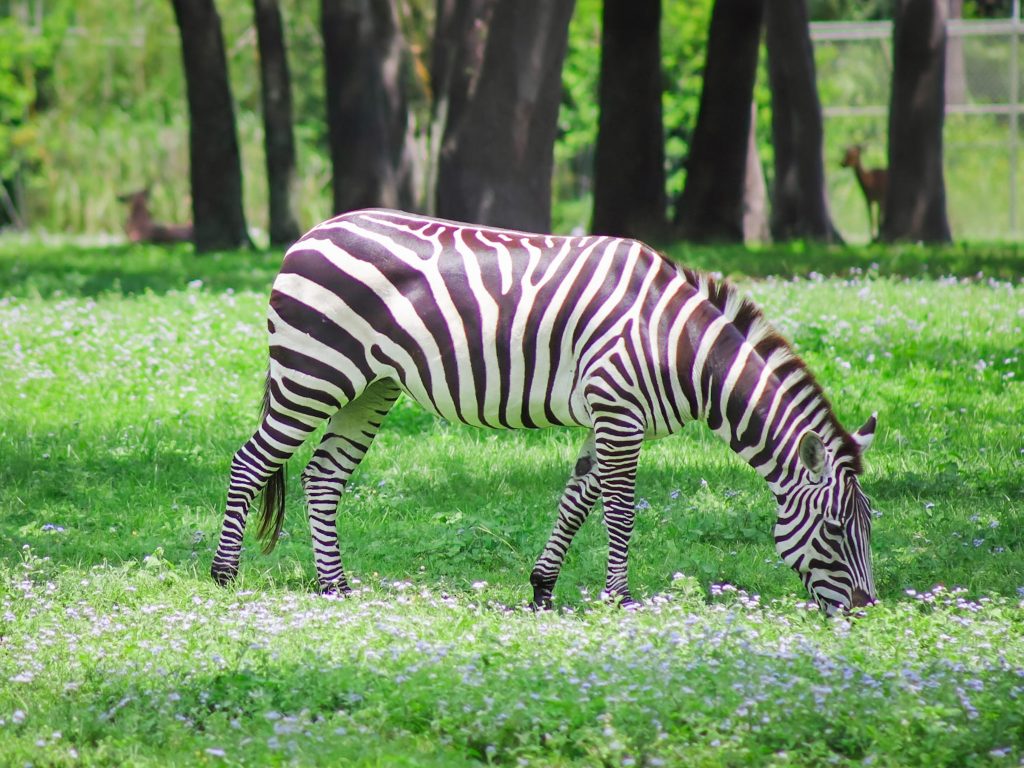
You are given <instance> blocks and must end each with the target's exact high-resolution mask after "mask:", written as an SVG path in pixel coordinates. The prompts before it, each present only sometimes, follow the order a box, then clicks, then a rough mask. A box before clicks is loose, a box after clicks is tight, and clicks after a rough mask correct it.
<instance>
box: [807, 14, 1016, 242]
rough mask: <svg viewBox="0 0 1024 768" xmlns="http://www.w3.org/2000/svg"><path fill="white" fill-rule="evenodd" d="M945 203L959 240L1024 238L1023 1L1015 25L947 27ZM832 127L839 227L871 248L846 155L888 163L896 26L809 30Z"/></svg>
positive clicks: (831, 170) (828, 131)
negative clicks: (1023, 186) (857, 149)
mask: <svg viewBox="0 0 1024 768" xmlns="http://www.w3.org/2000/svg"><path fill="white" fill-rule="evenodd" d="M947 30H948V41H947V49H946V122H945V132H944V148H945V178H946V198H947V206H948V211H949V220H950V226H951V228H952V230H953V236H954V237H955V238H956V239H958V240H1008V239H1015V238H1018V237H1019V236H1020V235H1021V233H1022V229H1024V218H1022V216H1021V213H1022V211H1021V207H1020V205H1021V200H1020V198H1021V191H1020V189H1019V185H1020V183H1021V180H1022V179H1024V167H1022V165H1021V163H1022V161H1024V146H1021V138H1020V129H1021V127H1022V126H1021V113H1022V104H1021V96H1022V91H1024V77H1022V75H1024V70H1022V66H1024V50H1021V35H1022V34H1024V23H1022V20H1021V12H1020V0H1014V3H1013V10H1012V14H1011V16H1010V18H1006V19H986V20H964V19H950V20H949V21H948V23H947ZM811 37H812V39H813V40H814V44H815V59H816V64H817V75H818V90H819V93H820V95H821V103H822V109H823V112H824V117H825V152H826V176H827V180H828V187H829V198H830V201H831V205H832V215H833V218H834V219H835V222H836V226H837V227H839V229H840V231H841V232H842V233H843V235H844V236H845V237H846V238H847V239H848V240H850V241H864V240H866V239H867V238H868V218H867V208H866V205H865V202H864V199H863V196H862V194H861V190H860V188H859V187H858V185H857V181H856V178H855V176H854V173H853V171H852V170H851V169H847V168H841V167H840V166H839V161H840V159H841V158H842V156H843V151H844V149H845V148H846V147H847V146H849V145H851V144H860V145H862V146H863V147H864V165H865V167H869V168H870V167H884V166H885V163H886V151H887V135H888V112H889V94H890V88H891V82H892V24H891V22H887V21H880V22H863V23H861V22H858V23H853V22H821V23H815V24H812V25H811Z"/></svg>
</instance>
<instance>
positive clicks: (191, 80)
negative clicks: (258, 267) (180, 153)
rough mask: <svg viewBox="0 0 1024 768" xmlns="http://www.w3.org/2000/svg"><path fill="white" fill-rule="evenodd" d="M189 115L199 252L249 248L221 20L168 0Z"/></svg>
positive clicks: (184, 1) (208, 7)
mask: <svg viewBox="0 0 1024 768" xmlns="http://www.w3.org/2000/svg"><path fill="white" fill-rule="evenodd" d="M172 1H173V5H174V15H175V18H176V19H177V22H178V29H179V31H180V33H181V56H182V60H183V62H184V67H185V86H186V92H187V93H188V110H189V166H190V176H191V182H192V216H193V223H194V225H195V246H196V250H197V251H212V250H220V249H227V248H237V247H239V246H247V245H250V241H249V234H248V231H247V230H246V226H245V213H244V212H243V210H242V166H241V162H240V160H239V153H238V139H237V136H236V133H235V112H234V106H233V104H232V101H231V87H230V85H229V84H228V71H227V64H226V62H225V58H224V41H223V38H222V36H221V29H220V16H219V15H218V14H217V9H216V8H215V7H214V5H213V0H172Z"/></svg>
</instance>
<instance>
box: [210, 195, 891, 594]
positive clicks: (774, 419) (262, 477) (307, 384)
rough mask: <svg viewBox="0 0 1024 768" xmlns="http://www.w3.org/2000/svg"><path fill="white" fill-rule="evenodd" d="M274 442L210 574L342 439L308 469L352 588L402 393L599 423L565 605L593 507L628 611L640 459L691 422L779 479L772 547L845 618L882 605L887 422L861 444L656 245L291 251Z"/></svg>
mask: <svg viewBox="0 0 1024 768" xmlns="http://www.w3.org/2000/svg"><path fill="white" fill-rule="evenodd" d="M269 304H270V306H269V310H268V319H267V327H268V332H269V356H270V361H269V366H268V371H267V376H266V385H265V391H264V398H263V411H262V419H261V422H260V424H259V427H258V428H257V429H256V431H255V432H254V433H253V435H252V436H251V437H250V438H249V439H248V440H247V441H246V442H245V444H244V445H243V446H242V447H241V448H240V449H239V450H238V451H237V453H236V454H235V455H234V457H233V459H232V462H231V474H230V482H229V487H228V492H227V503H226V508H225V514H224V521H223V526H222V530H221V534H220V539H219V542H218V547H217V551H216V553H215V555H214V558H213V562H212V566H211V575H212V576H213V578H214V579H215V580H216V581H217V582H218V583H220V584H227V583H228V582H230V581H231V580H232V579H233V578H234V577H235V576H236V574H237V572H238V565H239V556H240V552H241V548H242V535H243V531H244V528H245V523H246V517H247V514H248V511H249V507H250V504H251V503H252V501H253V500H254V498H255V497H256V495H257V494H258V493H259V492H260V491H261V490H263V497H262V511H261V515H260V522H259V530H258V536H259V538H260V539H261V540H262V541H263V542H264V546H263V549H264V552H269V551H270V550H272V549H273V547H274V544H275V542H276V540H277V538H278V536H279V535H280V532H281V528H282V525H283V519H284V487H285V486H284V483H285V463H286V462H287V460H288V458H289V457H290V456H291V455H292V454H293V453H294V452H295V451H296V450H297V449H298V448H299V446H300V445H301V444H303V443H304V442H305V441H306V439H307V438H308V437H309V436H310V434H311V433H312V432H313V431H314V430H315V429H316V428H317V427H318V426H320V425H321V424H323V423H324V422H327V427H326V431H325V433H324V435H323V438H322V440H321V441H320V443H319V446H318V447H317V448H316V449H315V451H314V452H313V455H312V458H311V459H310V461H309V463H308V465H307V466H306V467H305V469H304V471H303V472H302V485H303V487H304V490H305V494H306V505H307V514H308V518H309V524H310V530H311V534H312V542H313V556H314V563H315V566H316V572H317V578H318V581H319V588H320V590H321V591H322V592H323V593H325V594H346V593H348V592H350V591H351V588H350V586H349V583H348V580H347V577H346V575H345V571H344V569H343V567H342V560H341V554H340V550H339V545H338V531H337V525H336V521H337V520H336V519H337V509H338V503H339V499H340V496H341V494H342V492H343V490H344V488H345V485H346V483H347V482H348V480H349V477H350V476H351V474H352V472H353V470H355V468H356V467H357V466H358V465H359V463H360V461H361V460H362V458H363V456H364V455H365V454H366V452H367V450H368V449H369V447H370V445H371V443H372V442H373V439H374V436H375V435H376V434H377V431H378V430H379V428H380V426H381V424H382V422H383V421H384V418H385V416H386V415H387V413H388V411H389V410H390V408H391V407H392V406H393V405H394V403H395V401H396V400H397V398H398V397H399V396H400V395H401V394H405V395H406V396H407V397H409V398H411V399H412V400H414V401H416V402H417V403H419V404H420V405H421V406H423V407H424V408H426V409H427V410H428V411H430V412H431V413H433V414H436V415H437V416H440V417H442V418H444V419H447V420H449V421H451V422H461V423H464V424H469V425H474V426H478V427H488V428H494V429H520V428H527V429H531V428H541V427H548V426H556V425H565V426H574V427H582V428H584V429H586V430H587V434H586V437H585V439H584V440H583V444H582V447H581V448H580V451H579V455H578V457H577V459H576V463H575V465H574V467H573V470H572V472H571V474H570V477H569V480H568V483H567V484H566V486H565V490H564V491H563V493H562V496H561V499H560V501H559V504H558V514H557V520H556V522H555V526H554V530H553V531H552V533H551V536H550V538H549V539H548V541H547V543H546V545H545V546H544V549H543V551H542V552H541V554H540V556H539V557H538V559H537V561H536V564H535V565H534V568H533V571H532V572H531V575H530V583H531V585H532V587H533V605H534V607H537V608H550V607H551V606H552V600H553V590H554V586H555V582H556V580H557V578H558V575H559V571H560V569H561V566H562V562H563V560H564V557H565V554H566V551H567V550H568V547H569V545H570V543H571V541H572V539H573V536H574V535H575V534H576V532H577V530H578V529H579V528H580V525H581V524H582V523H583V521H584V520H585V519H586V517H587V516H588V513H589V512H590V511H591V509H592V508H593V507H594V505H595V503H596V502H597V500H598V498H600V499H601V500H602V502H603V513H604V514H603V516H604V524H605V527H606V531H607V535H608V561H607V572H606V579H605V592H606V593H607V597H608V598H609V599H610V600H613V601H617V602H619V603H620V604H623V605H630V604H633V603H634V601H633V598H632V596H631V593H630V589H629V585H628V579H627V555H628V550H629V541H630V536H631V533H632V531H633V523H634V514H635V503H634V498H635V496H634V494H635V482H636V471H637V459H638V457H639V454H640V449H641V445H642V443H643V442H644V441H645V440H647V439H653V438H660V437H665V436H667V435H670V434H673V433H675V432H677V431H679V430H680V429H681V428H682V427H683V426H684V424H686V423H687V422H690V421H695V420H702V421H705V422H706V423H707V424H708V426H709V427H710V428H711V430H712V431H713V432H714V433H715V434H717V435H718V436H719V437H721V438H722V439H723V440H724V441H725V442H726V443H727V444H728V445H729V447H730V448H731V449H732V450H733V451H735V452H736V453H737V454H739V455H740V456H741V457H742V458H743V459H745V460H746V461H747V463H748V464H750V465H751V466H752V467H753V468H754V469H755V470H756V471H757V472H758V473H759V474H760V475H761V476H762V477H763V478H764V479H765V481H766V482H767V483H768V485H769V487H770V489H771V491H772V493H773V494H774V495H775V497H776V500H777V502H778V518H777V521H776V523H775V526H774V538H775V545H776V549H777V551H778V553H779V555H780V556H781V558H782V560H783V562H785V563H786V564H787V565H788V566H790V567H791V568H792V569H793V570H795V571H796V573H797V574H798V575H799V577H800V578H801V580H802V581H803V583H804V585H805V586H806V588H807V590H808V591H809V592H810V594H811V596H812V597H813V599H814V600H815V601H816V603H817V604H818V606H819V607H820V608H822V609H823V610H825V611H826V612H827V613H829V614H833V613H837V612H844V611H849V610H852V609H855V608H859V607H862V606H865V605H867V604H870V603H873V602H874V601H875V599H876V597H875V595H876V593H875V586H874V580H873V575H872V569H871V553H870V533H871V521H872V511H871V506H870V503H869V501H868V498H867V496H866V495H865V494H864V492H863V491H862V490H861V487H860V483H859V479H858V477H859V475H860V474H861V472H862V462H861V458H862V455H863V453H864V451H865V450H866V449H867V448H868V447H869V446H870V444H871V442H872V439H873V437H874V432H875V426H876V416H877V414H872V416H871V417H870V418H869V419H868V420H867V422H866V423H865V424H864V426H862V427H861V428H860V429H858V430H856V431H855V432H852V433H848V432H847V431H845V430H844V429H843V427H842V426H841V425H840V423H839V421H838V420H837V418H836V416H835V415H834V414H833V411H832V408H831V405H830V404H829V401H828V399H827V398H826V396H825V394H824V392H823V390H822V388H821V387H820V386H819V385H818V383H817V382H816V381H815V379H814V377H813V375H812V374H811V373H810V371H809V370H808V369H807V367H806V365H805V364H804V363H803V362H802V361H801V360H800V358H799V357H798V356H797V355H796V354H795V352H794V351H793V349H792V347H791V346H790V345H789V343H788V342H787V341H786V340H785V339H783V338H782V336H780V335H779V334H778V333H777V332H776V331H775V330H773V328H772V326H771V325H770V324H769V323H768V321H767V320H766V319H765V318H764V316H763V314H762V312H761V311H760V309H759V308H758V307H756V306H755V305H754V303H753V302H752V301H750V300H749V299H746V298H744V297H743V296H742V295H741V294H740V293H739V292H738V291H737V290H736V289H735V288H734V287H732V286H731V285H730V284H728V283H727V282H725V281H722V280H717V279H714V278H713V277H711V276H708V275H706V274H703V273H699V272H696V271H694V270H691V269H688V268H684V267H680V266H678V265H676V264H675V263H674V262H672V261H670V260H668V259H667V258H665V257H663V256H662V255H660V254H659V253H658V252H656V251H655V250H654V249H652V248H650V247H649V246H647V245H645V244H643V243H641V242H639V241H636V240H631V239H623V238H615V237H607V236H574V237H563V236H554V235H541V234H530V233H523V232H515V231H510V230H503V229H497V228H492V227H484V226H475V225H471V224H461V223H457V222H452V221H446V220H441V219H435V218H429V217H425V216H421V215H413V214H409V213H403V212H399V211H391V210H385V209H367V210H362V211H356V212H351V213H345V214H342V215H340V216H337V217H335V218H332V219H330V220H328V221H326V222H324V223H322V224H320V225H318V226H316V227H314V228H313V229H312V230H310V231H309V232H308V233H307V234H305V235H304V236H303V237H302V238H301V239H300V240H298V241H297V242H296V243H295V244H294V245H293V246H292V247H291V248H289V249H288V251H287V252H286V254H285V257H284V261H283V263H282V266H281V269H280V272H279V274H278V275H277V277H276V278H275V280H274V283H273V288H272V291H271V294H270V302H269Z"/></svg>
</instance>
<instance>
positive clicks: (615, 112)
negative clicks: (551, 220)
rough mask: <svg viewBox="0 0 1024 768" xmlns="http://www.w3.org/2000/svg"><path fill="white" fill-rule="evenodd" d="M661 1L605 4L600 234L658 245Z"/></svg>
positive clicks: (661, 215)
mask: <svg viewBox="0 0 1024 768" xmlns="http://www.w3.org/2000/svg"><path fill="white" fill-rule="evenodd" d="M660 24H661V0H604V13H603V17H602V27H601V79H600V88H599V95H598V100H599V103H600V109H601V117H600V121H599V124H598V133H597V148H596V151H595V156H594V217H593V222H592V224H591V230H592V231H593V232H594V233H595V234H602V235H618V236H620V237H636V238H640V239H644V238H659V237H660V236H662V234H663V233H664V229H665V224H666V221H665V136H664V130H663V127H662V120H661V90H662V88H661V45H660Z"/></svg>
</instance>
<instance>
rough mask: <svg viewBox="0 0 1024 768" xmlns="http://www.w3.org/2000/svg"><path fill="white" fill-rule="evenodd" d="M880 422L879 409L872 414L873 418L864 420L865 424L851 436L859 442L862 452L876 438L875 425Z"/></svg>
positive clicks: (858, 445)
mask: <svg viewBox="0 0 1024 768" xmlns="http://www.w3.org/2000/svg"><path fill="white" fill-rule="evenodd" d="M877 424H878V411H875V412H874V413H872V414H871V418H870V419H868V420H867V421H865V422H864V426H863V427H861V428H860V429H858V430H857V431H856V432H854V433H853V434H852V435H850V437H852V438H853V442H855V443H856V444H857V447H858V448H859V449H860V452H861V453H864V451H866V450H867V449H868V448H870V447H871V443H872V442H873V441H874V439H875V426H877Z"/></svg>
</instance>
